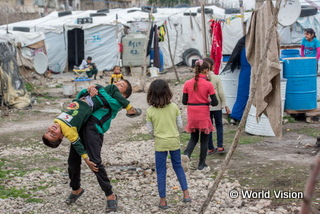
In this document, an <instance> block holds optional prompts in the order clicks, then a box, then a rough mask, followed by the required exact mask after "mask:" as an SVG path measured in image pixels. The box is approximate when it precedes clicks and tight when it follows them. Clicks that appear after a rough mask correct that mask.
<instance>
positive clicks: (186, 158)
mask: <svg viewBox="0 0 320 214" xmlns="http://www.w3.org/2000/svg"><path fill="white" fill-rule="evenodd" d="M181 161H182V163H189V161H190V158H189V157H188V155H182V156H181Z"/></svg>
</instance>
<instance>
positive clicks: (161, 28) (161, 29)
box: [158, 25, 166, 42]
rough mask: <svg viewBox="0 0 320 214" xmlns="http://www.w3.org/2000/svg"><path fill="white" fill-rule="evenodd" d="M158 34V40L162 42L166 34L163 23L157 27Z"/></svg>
mask: <svg viewBox="0 0 320 214" xmlns="http://www.w3.org/2000/svg"><path fill="white" fill-rule="evenodd" d="M158 34H159V42H164V37H165V35H166V30H165V28H164V25H161V26H159V27H158Z"/></svg>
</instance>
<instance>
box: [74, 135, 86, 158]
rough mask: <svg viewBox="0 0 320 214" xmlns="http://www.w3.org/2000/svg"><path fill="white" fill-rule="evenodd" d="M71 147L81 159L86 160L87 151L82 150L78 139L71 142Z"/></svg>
mask: <svg viewBox="0 0 320 214" xmlns="http://www.w3.org/2000/svg"><path fill="white" fill-rule="evenodd" d="M72 146H73V148H74V149H75V150H76V152H77V153H78V154H79V155H80V156H81V157H82V158H83V159H86V158H87V157H88V155H87V151H86V150H85V149H84V147H83V144H82V142H81V140H80V138H79V139H78V140H77V141H75V142H73V143H72Z"/></svg>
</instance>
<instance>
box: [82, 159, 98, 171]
mask: <svg viewBox="0 0 320 214" xmlns="http://www.w3.org/2000/svg"><path fill="white" fill-rule="evenodd" d="M84 161H85V162H86V164H87V165H88V167H89V168H90V169H91V171H92V172H98V171H99V168H97V164H95V163H93V162H92V161H90V159H89V158H86V159H84Z"/></svg>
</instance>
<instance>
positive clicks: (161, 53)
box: [150, 48, 164, 72]
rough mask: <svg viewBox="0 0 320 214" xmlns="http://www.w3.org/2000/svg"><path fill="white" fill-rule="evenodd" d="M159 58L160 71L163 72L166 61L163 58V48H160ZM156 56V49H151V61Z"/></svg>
mask: <svg viewBox="0 0 320 214" xmlns="http://www.w3.org/2000/svg"><path fill="white" fill-rule="evenodd" d="M159 56H160V57H159V58H160V68H159V71H160V72H162V71H163V63H164V59H163V52H162V50H161V49H160V48H159ZM153 58H154V50H153V49H151V50H150V61H151V60H152V59H153Z"/></svg>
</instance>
